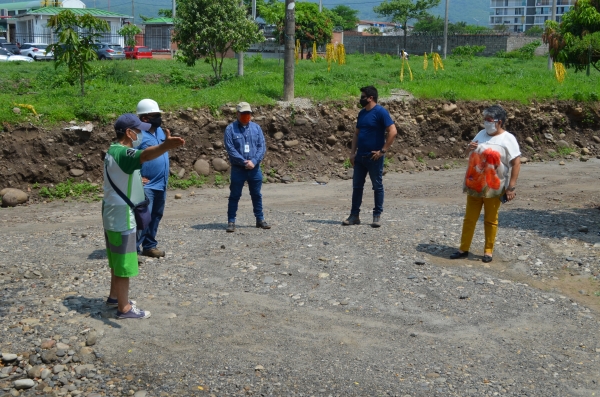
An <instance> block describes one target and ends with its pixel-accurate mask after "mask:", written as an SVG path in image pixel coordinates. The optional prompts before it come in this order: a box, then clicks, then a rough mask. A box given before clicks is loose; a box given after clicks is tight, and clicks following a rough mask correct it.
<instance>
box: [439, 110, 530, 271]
mask: <svg viewBox="0 0 600 397" xmlns="http://www.w3.org/2000/svg"><path fill="white" fill-rule="evenodd" d="M483 118H484V123H483V124H484V126H485V129H483V130H481V131H479V133H478V134H477V135H476V136H475V138H474V139H473V141H471V142H470V143H469V149H470V150H471V154H470V155H469V165H468V167H467V173H466V175H465V183H464V188H463V190H464V192H465V193H467V207H466V210H465V218H464V220H463V229H462V236H461V239H460V248H459V249H458V251H456V252H455V253H453V254H452V255H450V259H460V258H466V257H468V256H469V248H470V247H471V241H472V240H473V234H474V233H475V226H476V224H477V219H479V214H480V213H481V207H483V208H484V220H483V225H484V231H485V247H484V252H483V258H482V261H483V262H485V263H489V262H491V261H492V254H493V252H494V242H495V240H496V232H497V231H498V211H499V210H500V204H501V203H502V202H505V201H511V200H513V199H514V198H515V197H516V195H517V193H516V192H515V190H516V187H517V178H518V177H519V171H520V169H521V157H520V156H521V151H520V149H519V144H518V142H517V139H516V138H515V136H514V135H513V134H511V133H510V132H508V131H506V130H505V129H504V125H505V124H506V111H505V110H504V109H503V108H502V107H501V106H499V105H494V106H491V107H489V108H487V109H485V110H484V111H483Z"/></svg>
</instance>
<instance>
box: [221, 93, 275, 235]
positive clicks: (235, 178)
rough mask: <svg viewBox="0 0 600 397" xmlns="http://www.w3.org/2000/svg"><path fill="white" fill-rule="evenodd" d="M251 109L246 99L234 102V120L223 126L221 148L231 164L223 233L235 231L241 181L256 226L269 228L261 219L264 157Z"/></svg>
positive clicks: (263, 138)
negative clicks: (222, 147) (223, 143)
mask: <svg viewBox="0 0 600 397" xmlns="http://www.w3.org/2000/svg"><path fill="white" fill-rule="evenodd" d="M251 118H252V109H251V108H250V104H249V103H248V102H240V103H239V104H238V105H237V120H236V121H234V122H233V123H231V124H229V125H228V126H227V128H226V129H225V139H224V141H225V149H227V154H229V162H230V163H231V182H230V184H229V191H230V193H229V205H228V207H227V229H226V230H227V232H228V233H233V232H235V216H236V213H237V209H238V203H239V201H240V197H242V189H243V188H244V184H245V183H246V182H248V189H249V190H250V198H251V199H252V208H253V210H254V216H255V217H256V227H258V228H261V229H270V228H271V226H270V225H269V224H268V223H267V222H266V221H265V217H264V214H263V207H262V194H261V192H260V190H261V188H262V179H263V176H262V172H261V170H260V162H261V161H262V159H263V157H265V153H266V151H267V150H266V149H267V148H266V146H265V136H264V135H263V132H262V129H261V128H260V126H259V125H258V124H256V123H253V122H252V121H250V119H251Z"/></svg>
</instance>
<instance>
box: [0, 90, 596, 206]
mask: <svg viewBox="0 0 600 397" xmlns="http://www.w3.org/2000/svg"><path fill="white" fill-rule="evenodd" d="M380 104H381V105H383V106H384V107H386V108H387V109H388V110H389V111H390V113H391V115H392V118H393V119H394V120H395V122H396V125H397V128H398V137H397V140H396V142H395V143H394V146H393V147H392V150H390V151H389V153H388V154H387V156H388V158H389V161H388V162H387V163H386V170H387V171H388V172H389V171H396V172H404V171H415V170H424V169H436V170H442V171H443V170H444V169H448V168H451V167H453V165H454V163H455V162H454V161H453V160H456V159H462V158H464V157H465V155H466V153H465V152H464V150H465V148H466V144H467V142H468V141H469V140H470V139H472V138H473V137H474V136H475V134H477V132H478V131H479V130H481V129H482V128H483V125H482V117H481V111H482V110H483V109H485V108H486V107H488V106H490V105H492V104H493V103H492V102H456V103H450V102H444V101H439V100H419V99H412V98H411V97H410V95H409V94H407V93H402V92H399V93H395V95H394V96H392V97H391V98H387V99H382V100H381V101H380ZM501 104H502V106H504V108H505V109H506V110H507V111H508V114H509V118H508V121H507V129H508V130H509V131H510V132H512V133H513V134H514V135H515V136H516V137H517V140H518V141H519V144H520V145H521V150H522V152H523V157H525V158H526V161H541V160H544V159H549V158H557V157H570V158H572V157H580V158H581V159H582V160H585V159H586V158H587V157H586V156H596V155H600V105H599V104H598V103H589V104H588V103H585V104H582V103H575V102H558V101H557V102H544V103H531V104H527V105H524V104H521V103H512V102H502V103H501ZM254 110H255V112H254V121H255V122H256V123H258V124H259V125H260V126H261V127H262V129H263V131H264V132H265V136H266V139H267V146H268V150H267V155H266V157H265V160H264V165H263V167H264V174H265V176H266V177H267V179H268V182H271V183H274V182H286V183H289V182H293V181H305V180H316V179H317V178H319V179H325V180H327V178H346V179H347V178H351V175H352V169H351V168H349V167H348V163H347V162H346V159H347V158H348V155H349V147H350V145H351V142H352V134H353V132H354V130H355V123H356V116H357V114H358V110H359V109H358V107H356V106H351V107H348V106H347V104H344V103H326V104H322V103H318V104H313V105H312V107H309V106H302V107H294V106H281V105H278V106H264V107H260V106H257V107H255V109H254ZM234 119H235V107H234V106H233V105H227V106H222V107H221V108H219V109H218V110H217V111H213V112H212V113H211V111H210V110H208V109H192V108H187V109H181V110H179V111H174V112H170V113H167V114H166V115H165V117H164V120H165V121H164V124H165V126H166V127H167V128H169V129H170V130H171V131H172V133H174V134H175V135H180V136H182V137H183V138H185V139H186V145H185V146H184V147H182V148H180V149H177V150H174V151H172V152H170V158H171V170H172V173H174V174H177V175H179V176H180V177H182V176H183V177H187V176H189V175H190V173H191V172H194V164H195V162H196V161H197V160H199V159H205V160H207V163H208V164H210V167H211V168H210V169H209V170H208V172H209V180H211V178H214V175H216V174H218V173H219V174H220V172H218V171H216V170H215V169H214V168H213V164H219V161H217V162H213V161H212V160H214V159H223V160H225V161H227V153H226V151H225V149H224V146H223V132H224V130H225V127H226V126H227V125H228V124H229V123H230V122H232V121H233V120H234ZM73 124H74V123H73V122H71V123H65V125H63V126H56V127H53V128H44V127H43V126H40V125H36V124H34V123H31V122H26V123H25V122H24V123H22V124H20V125H9V124H7V123H4V125H3V129H4V131H3V132H1V133H0V145H1V148H2V149H1V151H0V188H4V187H17V188H22V189H26V190H29V191H31V185H32V184H34V183H38V184H40V185H50V184H56V183H58V182H63V181H65V180H66V179H68V178H72V179H73V180H75V181H83V180H87V181H89V182H91V183H101V182H102V160H103V158H104V155H105V153H106V149H107V148H108V146H109V144H110V142H111V141H112V140H113V139H114V130H113V127H112V125H90V124H85V123H81V124H79V125H73ZM221 163H222V162H221ZM221 165H222V164H221ZM32 195H33V199H34V201H35V191H33V192H32Z"/></svg>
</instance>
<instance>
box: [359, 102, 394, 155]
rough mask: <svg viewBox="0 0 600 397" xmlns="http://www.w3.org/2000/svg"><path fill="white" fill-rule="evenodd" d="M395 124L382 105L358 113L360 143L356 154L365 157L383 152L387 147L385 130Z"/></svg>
mask: <svg viewBox="0 0 600 397" xmlns="http://www.w3.org/2000/svg"><path fill="white" fill-rule="evenodd" d="M392 124H394V121H393V120H392V118H391V117H390V114H389V112H388V111H387V110H386V109H385V108H384V107H383V106H381V105H375V106H374V107H373V109H371V110H367V109H362V110H361V111H360V112H359V113H358V119H357V121H356V128H358V141H357V145H356V146H357V151H356V154H357V155H360V156H365V155H369V154H371V152H372V151H377V150H381V148H382V147H383V145H385V130H386V129H387V128H388V127H389V126H390V125H392Z"/></svg>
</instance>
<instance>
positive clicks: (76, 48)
mask: <svg viewBox="0 0 600 397" xmlns="http://www.w3.org/2000/svg"><path fill="white" fill-rule="evenodd" d="M48 27H49V28H51V29H53V30H54V33H55V34H56V35H57V36H58V42H57V43H56V44H52V45H51V46H49V51H53V52H54V58H55V59H56V62H55V63H54V67H55V68H58V67H59V66H60V65H63V64H64V65H67V68H68V69H69V72H71V73H78V74H79V84H80V86H81V95H82V96H83V95H85V87H84V74H85V72H88V71H89V70H90V66H89V64H88V62H89V61H92V60H95V59H98V55H97V54H96V51H95V48H96V47H95V45H94V43H95V42H96V41H97V40H98V39H100V37H101V36H102V33H103V32H106V31H108V30H109V26H108V23H107V22H106V21H104V20H102V19H99V18H96V17H94V16H92V15H91V14H84V15H81V16H77V15H75V14H74V13H73V11H71V10H68V9H67V10H64V11H61V12H59V13H58V14H56V15H54V16H52V17H51V18H50V19H49V20H48ZM79 32H85V33H82V34H81V35H80V34H79Z"/></svg>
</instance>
